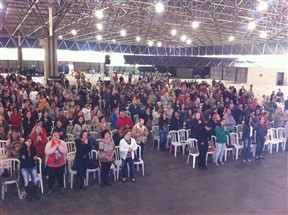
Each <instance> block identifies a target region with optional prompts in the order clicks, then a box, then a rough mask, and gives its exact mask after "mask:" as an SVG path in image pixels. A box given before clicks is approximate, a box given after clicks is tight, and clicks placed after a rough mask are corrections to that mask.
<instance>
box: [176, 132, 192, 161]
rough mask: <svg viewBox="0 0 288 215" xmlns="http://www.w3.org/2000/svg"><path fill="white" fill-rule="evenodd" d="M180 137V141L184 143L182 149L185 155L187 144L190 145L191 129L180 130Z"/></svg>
mask: <svg viewBox="0 0 288 215" xmlns="http://www.w3.org/2000/svg"><path fill="white" fill-rule="evenodd" d="M178 137H179V142H180V143H181V144H182V151H183V156H184V155H185V149H186V146H187V145H188V143H187V140H188V138H189V130H187V129H180V130H178Z"/></svg>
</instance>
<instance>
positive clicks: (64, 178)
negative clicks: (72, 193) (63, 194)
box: [63, 173, 66, 189]
mask: <svg viewBox="0 0 288 215" xmlns="http://www.w3.org/2000/svg"><path fill="white" fill-rule="evenodd" d="M63 186H64V188H65V189H66V175H65V173H64V175H63Z"/></svg>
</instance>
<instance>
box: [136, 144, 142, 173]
mask: <svg viewBox="0 0 288 215" xmlns="http://www.w3.org/2000/svg"><path fill="white" fill-rule="evenodd" d="M135 155H136V157H138V159H137V160H135V161H134V165H135V166H136V167H137V171H139V166H140V165H141V168H142V175H143V176H144V160H143V159H142V157H141V146H140V145H137V150H135Z"/></svg>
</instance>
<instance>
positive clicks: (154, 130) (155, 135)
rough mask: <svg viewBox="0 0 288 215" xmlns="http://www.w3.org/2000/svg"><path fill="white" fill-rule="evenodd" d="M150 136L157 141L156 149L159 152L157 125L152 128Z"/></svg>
mask: <svg viewBox="0 0 288 215" xmlns="http://www.w3.org/2000/svg"><path fill="white" fill-rule="evenodd" d="M152 135H153V139H154V141H155V140H156V141H157V149H158V151H159V150H160V136H159V126H158V125H154V126H152Z"/></svg>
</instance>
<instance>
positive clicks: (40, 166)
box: [37, 157, 42, 176]
mask: <svg viewBox="0 0 288 215" xmlns="http://www.w3.org/2000/svg"><path fill="white" fill-rule="evenodd" d="M37 167H38V168H37V172H38V173H39V174H40V175H41V176H42V160H41V158H39V157H37Z"/></svg>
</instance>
